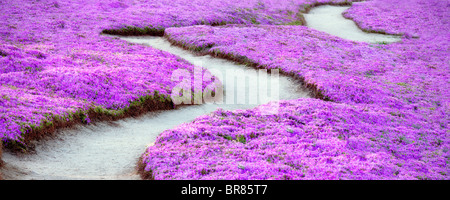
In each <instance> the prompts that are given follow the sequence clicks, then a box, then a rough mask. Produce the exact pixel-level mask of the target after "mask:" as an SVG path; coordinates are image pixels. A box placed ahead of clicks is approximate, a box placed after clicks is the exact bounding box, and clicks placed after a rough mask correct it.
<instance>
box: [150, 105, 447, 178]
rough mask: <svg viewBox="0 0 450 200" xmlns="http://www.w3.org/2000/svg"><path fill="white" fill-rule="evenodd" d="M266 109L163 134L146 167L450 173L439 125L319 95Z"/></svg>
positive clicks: (285, 174)
mask: <svg viewBox="0 0 450 200" xmlns="http://www.w3.org/2000/svg"><path fill="white" fill-rule="evenodd" d="M264 106H269V105H263V106H261V107H260V108H256V109H252V110H242V111H234V112H231V111H223V110H218V111H216V112H214V113H212V114H211V115H209V116H202V117H199V118H197V119H196V120H195V121H194V122H192V123H187V124H183V125H181V126H179V127H177V128H174V129H172V130H167V131H165V132H163V133H162V134H161V135H160V136H159V137H158V139H157V141H156V143H155V145H154V146H152V147H149V148H148V149H147V151H146V154H145V157H144V160H143V161H144V162H145V163H146V168H145V170H146V171H150V172H151V173H152V175H153V177H152V178H154V179H425V178H426V179H447V178H448V173H449V170H448V167H447V166H448V164H447V162H448V157H449V156H450V152H449V151H448V148H449V146H448V144H449V143H448V142H449V140H448V137H445V131H443V130H439V129H436V128H435V127H434V125H433V124H431V123H427V122H425V121H420V120H418V121H416V120H414V117H413V116H406V117H400V116H394V115H391V114H390V113H389V109H386V108H379V107H377V106H362V105H348V104H340V103H330V102H325V101H321V100H315V99H299V100H290V101H281V102H280V111H279V113H278V114H275V115H269V116H267V115H261V113H260V111H259V109H264V108H263V107H264ZM391 112H394V110H392V111H391Z"/></svg>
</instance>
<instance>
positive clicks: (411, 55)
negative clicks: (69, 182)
mask: <svg viewBox="0 0 450 200" xmlns="http://www.w3.org/2000/svg"><path fill="white" fill-rule="evenodd" d="M348 2H350V1H347V0H292V1H275V0H249V1H237V0H231V1H221V0H210V1H205V0H189V1H186V0H160V1H149V0H139V1H137V0H122V1H118V0H105V1H94V0H83V1H82V0H69V1H58V0H36V1H33V0H5V1H0V41H1V43H0V110H1V112H0V137H1V138H2V141H3V142H6V143H11V142H18V143H23V142H26V141H24V137H26V136H27V134H29V132H30V131H32V130H39V129H41V128H43V127H52V126H54V125H53V124H56V121H55V119H58V120H59V121H66V120H67V121H71V120H75V119H76V120H81V121H82V122H84V123H89V122H90V121H91V119H90V117H92V115H91V116H89V115H88V113H90V114H95V113H106V114H107V115H114V116H115V115H122V114H123V112H124V110H126V109H127V108H130V107H132V106H133V105H136V104H140V103H142V102H144V101H146V100H147V99H155V100H156V102H161V103H163V102H167V101H170V99H169V94H170V91H171V89H172V88H173V87H174V86H175V84H176V82H172V81H171V80H170V75H171V72H172V71H174V70H176V69H180V68H181V69H188V70H193V66H192V65H190V64H188V63H185V62H184V61H182V60H180V59H178V58H177V57H175V56H173V55H170V54H168V53H164V52H161V51H159V50H155V49H152V48H150V47H143V46H140V45H132V44H129V43H127V42H124V41H121V40H119V39H114V38H111V37H107V36H103V35H100V33H101V32H103V33H114V34H125V35H127V34H128V35H130V34H132V35H139V34H150V35H162V34H163V33H165V34H166V36H167V37H169V38H170V39H171V40H173V41H176V42H177V43H179V44H183V45H185V46H186V47H189V48H192V49H196V50H204V51H206V52H208V53H211V54H214V55H218V56H228V57H230V58H234V59H236V60H244V61H246V62H249V63H255V64H258V65H260V66H261V67H264V68H279V69H281V70H282V71H284V72H285V73H287V74H290V75H291V76H293V77H297V78H300V79H303V80H304V81H305V82H306V83H308V84H310V85H313V86H314V87H315V88H316V89H318V90H320V92H321V94H323V95H324V96H323V98H322V99H327V100H329V101H323V100H319V99H299V100H291V101H282V102H280V103H281V105H282V106H281V108H280V112H279V113H278V114H276V115H273V116H261V113H259V112H258V109H252V110H243V111H236V112H229V111H217V112H215V113H212V114H211V115H208V116H201V117H199V118H198V119H197V120H195V121H194V122H192V123H188V124H183V125H180V126H179V127H177V128H174V129H172V130H167V131H165V132H163V133H162V134H161V136H160V137H159V138H158V139H157V142H156V143H155V145H154V146H152V147H149V148H148V149H147V150H146V152H145V154H143V157H142V158H143V161H144V163H142V164H143V165H144V167H145V170H146V171H145V172H144V173H147V174H150V175H151V176H152V178H154V179H448V176H449V175H448V174H449V162H450V160H449V159H450V155H449V152H448V148H449V139H448V134H449V129H448V122H449V115H448V113H449V112H448V110H449V93H448V88H449V87H448V86H449V81H448V80H449V77H448V75H449V73H448V70H449V60H448V52H449V51H448V50H449V49H448V42H449V39H448V38H449V37H448V36H449V35H448V27H449V25H448V20H449V16H448V15H449V13H450V12H449V8H450V6H449V5H448V2H446V1H438V0H431V1H418V0H412V1H407V0H396V1H388V0H374V1H368V2H367V3H366V4H361V5H355V6H354V7H352V8H351V9H349V11H348V12H347V13H346V14H345V17H347V18H351V19H353V20H354V21H355V22H356V23H357V24H358V25H359V26H360V27H361V28H362V29H365V30H370V31H375V32H385V33H390V34H402V35H404V39H403V41H402V42H401V43H398V44H389V45H385V44H366V43H357V42H350V41H345V40H342V39H339V38H336V37H333V36H330V35H327V34H324V33H320V32H318V31H314V30H310V29H308V28H306V27H302V26H279V25H283V24H295V25H301V24H304V21H303V19H302V16H301V14H299V13H300V12H301V11H307V10H308V9H309V8H311V7H312V6H314V5H320V4H349V3H348ZM231 23H233V24H245V25H228V26H224V27H219V26H214V27H210V26H193V27H186V26H192V25H200V24H209V25H224V24H231ZM170 27H182V28H170ZM167 28H168V29H167ZM164 31H165V32H164ZM204 85H206V84H204ZM156 93H157V94H158V95H156ZM265 106H268V105H262V106H261V108H263V109H264V107H265ZM88 111H93V112H88ZM92 120H94V119H92Z"/></svg>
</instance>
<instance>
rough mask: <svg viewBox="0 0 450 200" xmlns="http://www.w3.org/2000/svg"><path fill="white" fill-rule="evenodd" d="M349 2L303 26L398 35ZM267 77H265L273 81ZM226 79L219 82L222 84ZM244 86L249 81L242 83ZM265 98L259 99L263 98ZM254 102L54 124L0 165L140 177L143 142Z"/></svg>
mask: <svg viewBox="0 0 450 200" xmlns="http://www.w3.org/2000/svg"><path fill="white" fill-rule="evenodd" d="M347 8H348V7H337V6H320V7H317V8H313V9H312V10H311V11H310V12H309V14H305V19H306V21H307V23H308V26H309V27H311V28H314V29H317V30H320V31H324V32H328V33H330V34H333V35H337V36H340V37H342V38H345V39H352V40H357V41H366V42H394V41H398V40H399V38H396V37H393V36H388V35H380V34H368V33H365V32H363V31H361V30H360V29H359V28H358V27H357V26H356V25H355V24H354V22H352V21H351V20H347V19H345V18H344V17H342V15H341V13H342V12H343V11H345V10H346V9H347ZM122 39H124V40H127V41H129V42H133V43H139V44H144V45H148V46H151V47H154V48H157V49H161V50H164V51H167V52H170V53H172V54H175V55H178V56H180V57H181V58H183V59H185V60H187V61H188V62H190V63H193V64H194V65H197V66H202V67H205V68H207V69H209V70H211V71H221V72H223V74H226V75H227V76H228V75H231V76H236V75H239V71H235V72H237V73H234V74H233V73H232V71H233V70H231V72H230V71H227V72H226V73H225V71H224V69H242V70H244V72H247V74H252V73H250V72H251V71H256V70H255V69H252V68H249V67H246V66H244V65H238V64H235V63H233V62H230V61H227V60H223V59H218V58H213V57H211V56H196V55H194V54H192V53H191V52H189V51H186V50H183V49H180V48H178V47H175V46H171V44H170V43H169V42H168V41H166V40H165V39H164V38H161V37H123V38H122ZM272 81H276V80H269V83H270V84H272ZM226 85H227V83H226V82H224V88H225V89H226ZM300 85H301V84H300V83H298V82H297V81H295V80H293V79H291V78H289V77H285V76H281V75H280V76H279V86H280V87H279V99H278V98H274V99H270V100H281V99H283V100H289V99H297V98H309V97H310V95H309V93H308V91H305V90H304V89H302V88H301V87H300ZM247 87H248V84H247ZM263 103H266V102H258V104H263ZM256 106H257V104H201V105H192V106H184V107H180V108H178V109H175V110H168V111H158V112H152V113H148V114H146V115H143V116H141V117H138V118H129V119H124V120H119V121H115V122H103V123H96V124H91V125H86V126H76V127H74V128H71V129H67V130H59V133H58V134H56V135H57V136H56V138H52V139H48V140H43V141H39V142H36V153H34V154H30V155H14V154H12V153H10V152H4V153H3V160H4V161H5V163H6V164H5V166H4V167H3V169H2V174H3V178H4V179H71V180H72V179H139V175H138V174H137V172H136V170H135V166H136V162H137V160H138V158H139V156H140V154H141V153H142V152H144V150H145V148H146V146H147V145H151V143H152V142H153V141H155V139H156V138H157V136H158V134H159V133H161V132H162V131H164V130H167V129H170V128H173V127H175V126H177V125H179V124H181V123H186V122H189V121H192V120H193V119H195V118H196V117H198V116H200V115H204V114H208V113H211V112H212V111H214V110H216V109H217V108H223V109H225V110H233V109H249V108H253V107H256Z"/></svg>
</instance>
